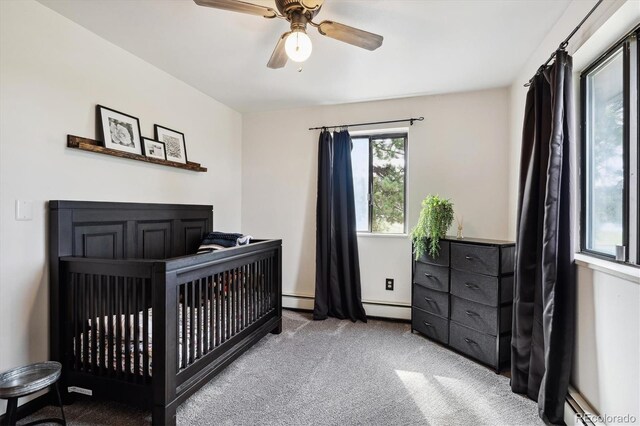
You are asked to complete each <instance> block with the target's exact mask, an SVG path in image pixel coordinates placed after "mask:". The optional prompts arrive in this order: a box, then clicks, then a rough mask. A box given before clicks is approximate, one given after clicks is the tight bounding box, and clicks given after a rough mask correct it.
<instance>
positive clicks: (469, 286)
mask: <svg viewBox="0 0 640 426" xmlns="http://www.w3.org/2000/svg"><path fill="white" fill-rule="evenodd" d="M464 286H465V287H466V288H470V289H472V290H477V289H479V288H480V287H478V286H477V285H475V284H473V283H464Z"/></svg>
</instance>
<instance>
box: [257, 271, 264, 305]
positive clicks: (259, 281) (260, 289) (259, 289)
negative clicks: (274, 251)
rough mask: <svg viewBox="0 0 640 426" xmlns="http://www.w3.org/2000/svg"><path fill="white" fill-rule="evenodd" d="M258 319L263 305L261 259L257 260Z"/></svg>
mask: <svg viewBox="0 0 640 426" xmlns="http://www.w3.org/2000/svg"><path fill="white" fill-rule="evenodd" d="M258 271H259V272H258V292H257V294H258V318H261V317H262V305H263V302H264V300H263V297H262V287H263V282H264V268H263V265H262V259H260V260H258Z"/></svg>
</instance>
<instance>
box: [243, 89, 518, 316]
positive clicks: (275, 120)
mask: <svg viewBox="0 0 640 426" xmlns="http://www.w3.org/2000/svg"><path fill="white" fill-rule="evenodd" d="M507 110H508V99H507V90H505V89H496V90H488V91H481V92H472V93H460V94H450V95H443V96H425V97H416V98H407V99H397V100H389V101H380V102H366V103H358V104H347V105H339V106H323V107H315V108H306V109H294V110H286V111H276V112H265V113H253V114H245V115H244V117H243V152H242V173H243V177H242V206H243V215H242V229H243V230H244V232H248V233H251V234H252V235H254V236H260V237H274V238H275V237H277V238H282V239H283V246H284V252H283V291H284V293H285V294H293V295H298V296H313V294H314V288H315V209H316V181H317V176H316V174H317V161H318V160H317V158H318V157H317V150H318V131H309V130H308V128H309V127H315V126H319V125H332V124H342V123H358V122H369V121H378V120H389V119H396V118H405V117H417V116H424V117H425V120H424V121H423V122H419V123H416V124H415V125H414V126H412V127H410V128H409V142H408V172H407V173H408V178H407V186H408V188H407V203H408V204H407V205H408V223H409V226H410V227H413V226H414V225H415V223H416V222H417V220H418V215H419V212H420V203H421V201H422V199H423V198H424V197H425V196H426V195H427V194H429V193H438V194H440V195H441V196H445V197H449V198H451V199H452V200H453V202H454V204H455V211H456V213H457V214H462V215H464V223H465V230H464V233H465V235H466V236H476V237H488V238H505V237H506V236H507V231H508V229H507V228H508V226H507V205H508V193H507V185H508V184H507V176H508V170H507V168H508V145H507V144H508V140H507V139H508V124H507V123H508V115H507V114H508V113H507ZM354 130H356V129H355V128H354ZM357 130H361V129H359V128H358V129H357ZM358 244H359V249H360V258H361V261H360V271H361V274H362V299H363V300H364V301H367V302H385V303H393V304H399V305H408V304H409V303H410V294H411V286H410V284H411V243H410V240H409V238H408V237H407V236H405V237H397V236H396V237H388V236H361V237H360V238H358ZM385 278H395V291H393V292H391V291H386V290H385V289H384V279H385ZM285 302H288V303H293V302H292V301H290V300H288V299H287V300H285ZM297 306H304V307H309V306H313V305H312V301H311V300H307V301H306V302H304V304H303V305H297ZM365 308H366V309H367V311H368V313H369V314H372V315H390V316H398V315H401V316H405V317H406V315H407V314H408V309H406V310H404V312H403V313H402V314H399V312H398V309H395V310H388V309H387V310H384V309H382V310H381V308H379V307H375V306H369V305H366V306H365Z"/></svg>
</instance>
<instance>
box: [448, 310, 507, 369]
mask: <svg viewBox="0 0 640 426" xmlns="http://www.w3.org/2000/svg"><path fill="white" fill-rule="evenodd" d="M449 331H450V336H449V346H451V347H452V348H455V349H457V350H459V351H460V352H462V353H464V354H467V355H469V356H470V357H472V358H475V359H477V360H479V361H481V362H484V363H485V364H488V365H492V366H495V365H496V361H497V359H496V357H497V355H498V354H497V346H496V345H497V337H495V336H490V335H488V334H483V333H480V332H477V331H475V330H472V329H470V328H467V327H464V326H462V325H459V324H456V323H454V322H453V321H452V322H451V325H450V327H449Z"/></svg>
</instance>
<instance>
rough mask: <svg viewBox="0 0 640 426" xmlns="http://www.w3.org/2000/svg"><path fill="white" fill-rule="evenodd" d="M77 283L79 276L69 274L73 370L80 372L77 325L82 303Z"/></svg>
mask: <svg viewBox="0 0 640 426" xmlns="http://www.w3.org/2000/svg"><path fill="white" fill-rule="evenodd" d="M78 281H79V276H78V274H71V283H72V288H73V302H74V303H73V305H71V307H72V308H71V309H72V312H73V337H74V345H75V349H74V351H73V353H74V355H75V359H74V362H75V368H74V370H76V371H79V370H80V356H81V353H80V333H79V328H80V327H79V323H80V318H82V317H80V316H79V313H80V309H81V306H82V302H81V299H80V297H79V296H80V295H79V293H80V288H79V287H80V283H79V282H78Z"/></svg>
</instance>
